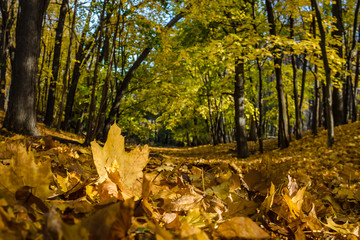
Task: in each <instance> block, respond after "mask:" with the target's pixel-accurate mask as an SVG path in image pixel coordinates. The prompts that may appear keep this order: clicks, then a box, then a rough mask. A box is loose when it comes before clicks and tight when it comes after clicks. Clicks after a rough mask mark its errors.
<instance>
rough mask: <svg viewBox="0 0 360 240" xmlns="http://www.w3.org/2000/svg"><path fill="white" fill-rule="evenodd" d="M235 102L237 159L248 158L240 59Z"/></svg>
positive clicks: (237, 61)
mask: <svg viewBox="0 0 360 240" xmlns="http://www.w3.org/2000/svg"><path fill="white" fill-rule="evenodd" d="M234 102H235V129H236V133H235V139H236V146H237V147H236V152H237V157H238V158H246V157H248V156H249V150H248V145H247V139H246V121H245V78H244V61H243V60H240V59H237V60H236V62H235V91H234Z"/></svg>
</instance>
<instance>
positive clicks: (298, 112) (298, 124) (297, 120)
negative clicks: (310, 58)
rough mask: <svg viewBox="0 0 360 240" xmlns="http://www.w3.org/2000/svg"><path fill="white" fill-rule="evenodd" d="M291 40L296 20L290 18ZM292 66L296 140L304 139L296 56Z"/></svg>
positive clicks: (292, 55) (292, 57) (292, 59)
mask: <svg viewBox="0 0 360 240" xmlns="http://www.w3.org/2000/svg"><path fill="white" fill-rule="evenodd" d="M290 38H291V39H293V38H294V18H292V17H290ZM291 65H292V70H293V91H294V102H295V137H296V139H301V138H302V122H301V109H300V103H299V94H298V82H297V67H296V58H295V55H294V54H293V53H292V54H291Z"/></svg>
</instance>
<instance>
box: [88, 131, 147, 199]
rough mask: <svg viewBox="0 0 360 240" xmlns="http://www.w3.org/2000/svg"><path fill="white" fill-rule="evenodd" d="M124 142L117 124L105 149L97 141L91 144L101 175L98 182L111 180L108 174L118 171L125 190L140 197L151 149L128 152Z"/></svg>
mask: <svg viewBox="0 0 360 240" xmlns="http://www.w3.org/2000/svg"><path fill="white" fill-rule="evenodd" d="M124 142H125V141H124V137H123V136H122V135H121V129H120V128H119V127H118V126H117V125H116V124H113V125H112V126H111V127H110V130H109V133H108V137H107V141H106V143H105V145H104V147H101V146H100V145H99V144H98V143H97V142H95V141H93V142H91V150H92V153H93V158H94V163H95V166H96V170H97V172H98V174H99V180H98V182H99V183H102V182H104V181H105V180H106V179H108V178H109V176H108V172H110V171H111V172H114V171H115V170H116V171H118V172H119V175H120V180H121V184H122V187H123V188H124V190H129V191H131V192H132V193H133V194H134V196H136V197H140V196H141V188H142V184H141V179H142V175H143V173H142V170H143V169H144V167H145V166H146V164H147V163H148V161H149V148H148V146H147V145H146V146H144V147H142V148H140V147H136V148H135V149H134V150H132V151H131V152H126V151H125V146H124ZM115 166H116V169H114V167H115Z"/></svg>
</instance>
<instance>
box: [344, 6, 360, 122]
mask: <svg viewBox="0 0 360 240" xmlns="http://www.w3.org/2000/svg"><path fill="white" fill-rule="evenodd" d="M359 8H360V0H358V1H357V4H356V9H355V17H354V23H353V36H352V44H351V49H350V51H349V54H348V57H347V63H346V66H347V70H348V71H349V74H351V68H352V58H353V53H354V51H355V46H356V43H358V42H359V41H356V29H357V23H358V16H359ZM359 31H360V27H359ZM350 81H351V79H350ZM358 81H359V51H358V53H357V55H356V68H355V79H354V87H353V88H352V89H351V92H352V102H351V104H352V110H353V111H352V116H351V120H352V122H356V120H357V88H358Z"/></svg>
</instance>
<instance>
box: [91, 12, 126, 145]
mask: <svg viewBox="0 0 360 240" xmlns="http://www.w3.org/2000/svg"><path fill="white" fill-rule="evenodd" d="M120 16H121V15H120V13H118V14H117V18H116V26H119V25H120ZM108 20H110V19H108ZM107 24H109V22H108V23H107ZM123 29H124V25H122V28H121V31H123ZM108 31H109V28H107V32H108ZM118 31H119V27H117V28H116V29H115V32H114V34H113V38H112V42H113V45H112V48H111V53H110V59H108V58H109V57H108V56H105V62H106V65H108V69H107V71H106V77H105V81H104V86H103V89H102V93H101V100H100V106H99V111H98V116H97V119H96V124H95V129H94V134H95V135H94V136H93V137H92V139H94V138H95V137H96V138H98V139H102V138H103V136H102V133H103V131H102V129H103V128H104V124H105V120H106V111H107V108H108V94H109V87H110V79H111V72H112V65H113V62H114V59H115V48H116V38H117V37H118ZM106 36H107V37H106V39H105V42H106V43H105V45H109V44H110V43H109V41H110V38H109V33H107V35H106ZM105 49H107V53H106V55H109V48H108V47H107V48H105ZM105 49H104V50H103V51H105Z"/></svg>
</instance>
